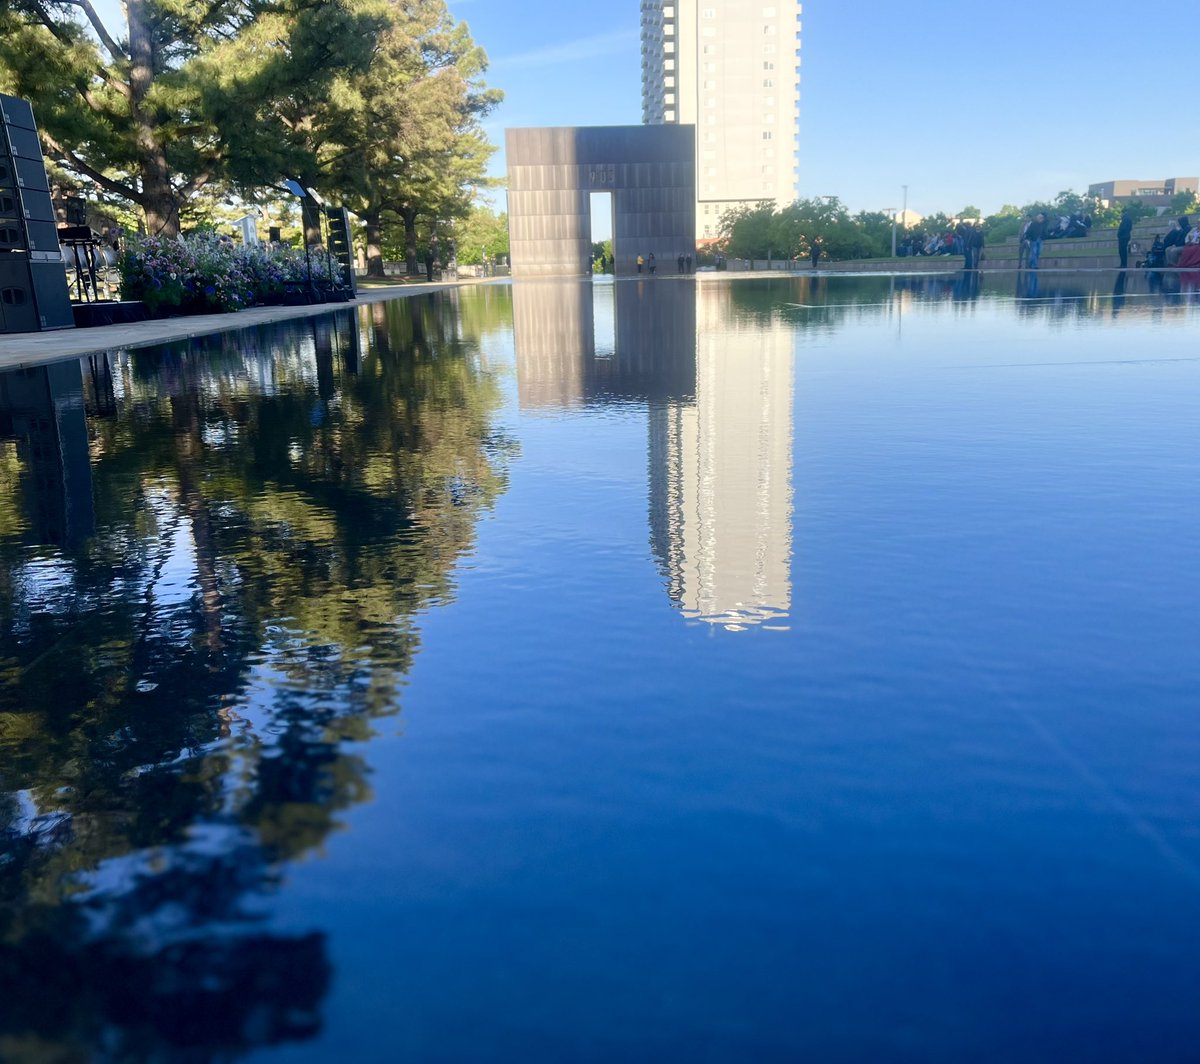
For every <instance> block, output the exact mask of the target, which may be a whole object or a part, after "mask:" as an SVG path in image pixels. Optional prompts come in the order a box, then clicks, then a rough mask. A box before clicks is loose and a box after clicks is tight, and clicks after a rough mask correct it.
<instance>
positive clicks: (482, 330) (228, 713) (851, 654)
mask: <svg viewBox="0 0 1200 1064" xmlns="http://www.w3.org/2000/svg"><path fill="white" fill-rule="evenodd" d="M1186 280H1187V279H1186V278H1185V284H1184V285H1183V286H1182V287H1181V288H1180V289H1178V290H1173V289H1172V288H1169V289H1168V290H1167V291H1163V290H1162V289H1161V287H1157V288H1153V289H1151V288H1149V287H1148V286H1147V284H1146V281H1145V280H1144V279H1143V278H1141V277H1132V278H1131V279H1130V280H1129V282H1128V284H1127V285H1125V286H1122V285H1121V284H1120V283H1118V284H1117V286H1116V287H1114V284H1113V281H1112V279H1111V277H1109V278H1105V279H1101V280H1096V279H1094V278H1073V277H1070V276H1057V277H1055V276H1053V275H1050V274H1047V275H1045V276H1042V277H1040V278H1034V279H1031V280H1029V281H1026V280H1016V279H1014V278H1012V277H1007V278H999V279H994V278H985V280H984V281H983V282H982V283H980V282H978V281H971V280H967V279H964V278H962V277H961V276H960V277H954V276H949V277H946V278H921V279H917V280H913V279H903V278H879V277H876V278H865V279H853V278H836V277H834V278H828V279H807V278H804V279H788V278H776V279H771V280H766V279H764V280H756V281H727V280H723V279H717V278H705V279H703V280H702V281H700V282H694V281H692V280H675V279H671V278H661V279H657V280H656V281H654V282H635V281H628V282H620V283H618V284H615V285H613V284H597V285H596V286H595V287H593V286H591V285H587V286H584V285H577V284H569V283H563V284H550V283H547V284H532V283H531V284H520V285H516V286H487V287H481V288H475V289H469V290H463V291H459V292H456V293H449V294H443V295H439V296H431V297H420V298H413V299H409V300H403V301H397V302H394V303H388V304H381V305H377V306H374V307H370V308H364V309H363V310H361V311H360V312H359V314H358V316H355V314H353V313H351V312H343V313H341V314H338V315H332V316H328V317H325V318H321V319H315V320H312V321H301V322H296V323H291V324H288V325H284V326H281V327H276V328H271V329H263V330H247V331H243V332H239V333H231V334H226V335H224V336H221V337H218V338H215V339H211V340H206V341H201V342H194V343H191V344H186V345H176V346H170V347H164V348H157V349H146V350H139V351H133V352H112V353H110V354H108V355H107V356H98V357H96V358H92V359H85V360H83V361H82V362H74V361H72V362H68V363H64V364H59V365H56V366H52V367H50V368H49V369H37V370H28V371H22V372H15V373H7V374H4V375H0V1059H2V1060H4V1061H15V1062H19V1064H28V1062H41V1061H72V1062H74V1061H86V1060H95V1061H114V1062H117V1061H122V1062H123V1061H185V1062H187V1061H197V1062H203V1061H229V1060H263V1061H272V1062H274V1061H314V1062H315V1061H331V1060H357V1061H388V1062H390V1061H398V1060H414V1061H418V1060H419V1061H433V1062H441V1061H445V1062H451V1061H472V1062H480V1061H515V1060H522V1061H542V1060H545V1061H570V1062H585V1061H597V1062H599V1061H604V1062H610V1061H615V1060H619V1061H642V1060H646V1061H651V1060H653V1061H664V1060H688V1061H734V1060H759V1061H798V1060H812V1061H833V1062H841V1061H845V1062H859V1061H867V1060H877V1061H889V1062H894V1061H901V1062H907V1061H912V1062H939V1064H940V1062H946V1064H952V1062H953V1064H957V1062H963V1061H973V1062H993V1061H994V1062H1011V1061H1022V1062H1040V1061H1046V1062H1051V1061H1053V1062H1064V1061H1089V1062H1106V1061H1113V1062H1118V1061H1119V1062H1130V1061H1153V1062H1184V1061H1194V1060H1196V1054H1197V1052H1198V1050H1197V1046H1198V1045H1200V1005H1198V1003H1200V961H1198V960H1197V958H1200V716H1198V713H1200V700H1198V698H1197V690H1198V689H1200V653H1197V646H1198V642H1200V613H1198V607H1197V602H1198V601H1200V548H1198V546H1197V539H1198V535H1200V530H1198V528H1197V518H1198V516H1200V499H1198V488H1197V485H1198V476H1200V403H1198V396H1200V344H1198V342H1197V338H1198V335H1200V330H1198V326H1200V301H1198V299H1197V295H1196V292H1195V290H1194V286H1192V287H1189V286H1188V284H1187V283H1186Z"/></svg>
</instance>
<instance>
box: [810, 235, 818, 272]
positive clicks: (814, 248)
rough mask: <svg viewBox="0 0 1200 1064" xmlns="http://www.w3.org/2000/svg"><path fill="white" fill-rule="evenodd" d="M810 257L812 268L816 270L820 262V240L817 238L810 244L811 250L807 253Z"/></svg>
mask: <svg viewBox="0 0 1200 1064" xmlns="http://www.w3.org/2000/svg"><path fill="white" fill-rule="evenodd" d="M809 254H810V255H811V256H812V268H813V269H814V270H815V269H816V268H817V263H818V262H820V261H821V240H820V238H819V237H817V238H814V239H813V242H812V250H811V251H810V252H809Z"/></svg>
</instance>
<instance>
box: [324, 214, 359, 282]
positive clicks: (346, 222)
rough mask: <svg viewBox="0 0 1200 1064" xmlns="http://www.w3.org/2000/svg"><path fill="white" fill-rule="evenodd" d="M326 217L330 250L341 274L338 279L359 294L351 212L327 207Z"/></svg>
mask: <svg viewBox="0 0 1200 1064" xmlns="http://www.w3.org/2000/svg"><path fill="white" fill-rule="evenodd" d="M325 217H326V218H328V219H329V250H330V252H331V253H332V254H333V257H334V259H335V260H336V261H337V264H338V267H339V271H338V272H339V273H340V274H341V276H340V277H339V278H338V280H339V281H340V282H341V284H342V286H343V287H345V288H349V289H350V293H351V295H357V294H358V284H357V279H356V278H355V276H354V245H353V244H352V243H351V240H350V212H349V211H348V210H346V208H345V207H326V208H325Z"/></svg>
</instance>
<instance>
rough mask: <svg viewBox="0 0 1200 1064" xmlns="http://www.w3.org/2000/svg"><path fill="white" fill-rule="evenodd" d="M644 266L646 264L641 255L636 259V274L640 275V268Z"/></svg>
mask: <svg viewBox="0 0 1200 1064" xmlns="http://www.w3.org/2000/svg"><path fill="white" fill-rule="evenodd" d="M645 264H646V260H645V259H644V258H642V256H641V255H639V256H638V257H637V268H638V273H641V272H642V267H643V266H644V265H645Z"/></svg>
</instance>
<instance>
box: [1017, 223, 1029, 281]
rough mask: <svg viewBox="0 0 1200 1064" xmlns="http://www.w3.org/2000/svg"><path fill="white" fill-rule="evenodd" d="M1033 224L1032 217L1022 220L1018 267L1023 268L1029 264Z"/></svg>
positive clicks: (1018, 239)
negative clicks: (1030, 230) (1030, 232)
mask: <svg viewBox="0 0 1200 1064" xmlns="http://www.w3.org/2000/svg"><path fill="white" fill-rule="evenodd" d="M1031 225H1033V219H1032V218H1028V217H1027V218H1025V219H1024V221H1022V222H1021V235H1020V236H1018V237H1017V244H1018V251H1017V269H1018V270H1023V269H1025V267H1026V266H1027V265H1028V264H1029V227H1030V226H1031Z"/></svg>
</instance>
